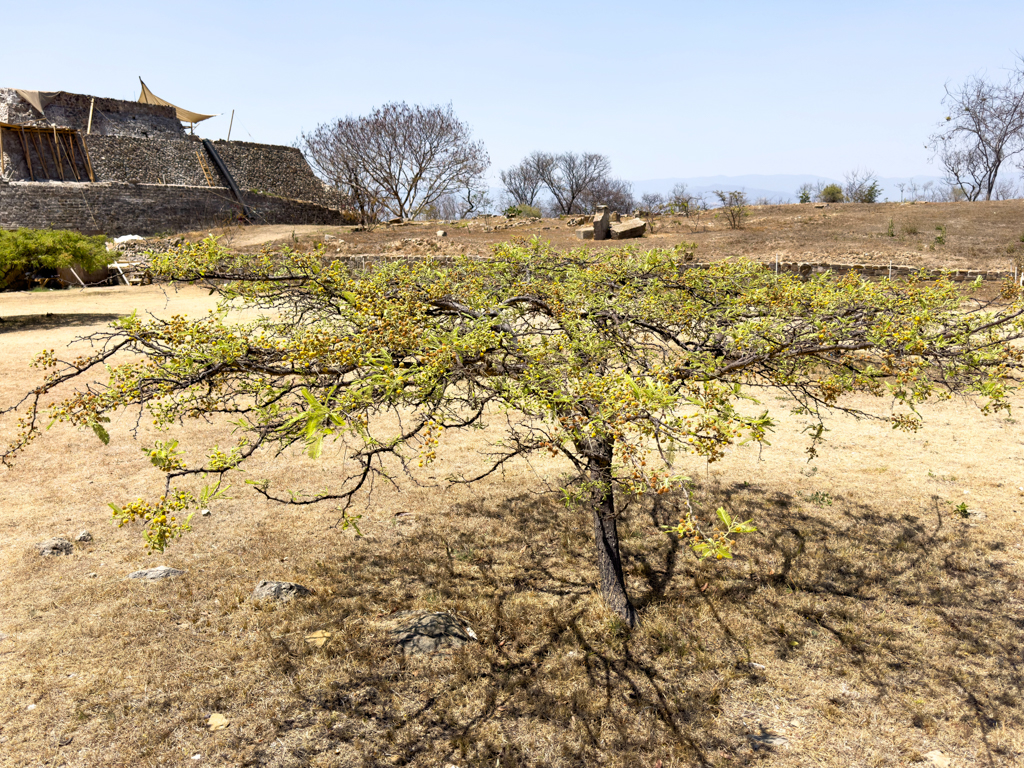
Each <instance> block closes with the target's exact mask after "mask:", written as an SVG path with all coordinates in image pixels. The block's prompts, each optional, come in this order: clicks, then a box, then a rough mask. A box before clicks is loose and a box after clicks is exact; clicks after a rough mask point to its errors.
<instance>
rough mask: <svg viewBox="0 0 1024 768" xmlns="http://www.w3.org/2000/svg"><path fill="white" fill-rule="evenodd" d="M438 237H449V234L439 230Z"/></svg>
mask: <svg viewBox="0 0 1024 768" xmlns="http://www.w3.org/2000/svg"><path fill="white" fill-rule="evenodd" d="M437 236H438V237H448V233H447V232H445V231H444V230H443V229H439V230H437Z"/></svg>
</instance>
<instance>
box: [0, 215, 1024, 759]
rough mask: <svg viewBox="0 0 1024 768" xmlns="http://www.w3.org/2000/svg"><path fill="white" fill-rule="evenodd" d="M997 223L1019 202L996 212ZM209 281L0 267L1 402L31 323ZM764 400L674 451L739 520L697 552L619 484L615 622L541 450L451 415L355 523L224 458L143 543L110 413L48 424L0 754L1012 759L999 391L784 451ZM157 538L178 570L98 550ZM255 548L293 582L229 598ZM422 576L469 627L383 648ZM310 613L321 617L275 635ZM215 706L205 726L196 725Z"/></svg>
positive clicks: (161, 308)
mask: <svg viewBox="0 0 1024 768" xmlns="http://www.w3.org/2000/svg"><path fill="white" fill-rule="evenodd" d="M996 205H1003V204H993V206H996ZM876 208H881V207H879V206H876ZM922 208H923V209H924V210H930V209H932V208H933V207H932V206H923V207H922ZM936 208H937V206H936ZM852 209H853V207H851V209H850V210H851V213H850V214H849V215H850V216H853V215H854V214H855V213H856V212H855V211H853V210H852ZM844 210H845V209H844ZM811 215H815V214H811ZM843 215H846V214H843ZM944 218H946V219H947V220H951V217H944ZM865 226H867V225H865ZM972 226H973V225H972ZM1014 227H1018V228H1020V229H1024V224H1022V223H1021V219H1020V217H1019V216H1017V215H1016V213H1015V214H1014V218H1013V220H1012V221H1010V222H1009V223H1005V229H1006V239H1007V240H1008V239H1009V233H1010V232H1011V231H1016V230H1015V229H1014ZM965 229H966V227H965ZM978 230H979V231H980V230H981V227H980V225H978ZM787 231H788V230H780V232H781V234H779V235H778V237H780V238H782V237H784V236H789V235H786V234H785V232H787ZM950 231H953V227H952V225H950ZM800 232H801V229H800V228H799V227H796V228H795V229H794V230H793V232H792V237H793V238H794V239H798V238H799V237H800V236H802V235H801V234H800ZM369 234H375V233H369ZM483 234H489V233H483ZM505 234H508V233H507V232H506V233H505ZM708 234H709V235H710V234H713V233H708ZM722 234H723V236H732V235H731V234H730V233H728V232H726V233H722ZM481 236H482V235H481ZM744 236H745V235H742V234H741V235H739V236H737V237H740V238H742V237H744ZM979 236H980V235H979ZM707 241H708V242H711V239H710V238H707ZM733 242H740V241H739V240H735V241H733ZM801 247H802V246H801ZM826 247H828V243H827V242H825V243H824V244H823V248H826ZM211 305H212V299H211V297H209V296H208V295H207V294H206V293H205V292H201V291H197V290H194V289H189V290H184V291H181V292H178V293H171V294H168V295H165V294H163V293H161V292H160V291H159V290H158V289H157V288H154V287H146V288H135V289H127V288H114V289H94V290H90V291H87V292H81V291H74V290H72V291H61V292H53V293H42V294H2V295H0V317H2V318H4V322H3V323H0V341H2V344H0V370H2V371H3V372H4V374H3V376H2V377H0V403H2V404H4V405H6V404H9V403H10V402H11V401H12V398H14V397H15V396H16V395H17V394H18V393H21V392H24V391H25V390H26V389H28V388H29V387H31V386H32V385H33V382H35V381H36V380H37V379H36V376H37V373H36V372H34V371H32V370H30V369H28V368H27V366H26V363H27V361H28V360H29V358H30V357H31V356H32V355H33V354H34V353H35V352H37V351H38V350H41V349H43V348H50V347H56V348H59V347H62V346H63V345H65V344H66V343H67V342H68V341H70V340H71V339H72V338H74V337H75V336H78V335H81V334H83V333H87V332H89V331H90V330H93V329H98V328H101V327H102V325H103V324H104V323H105V322H107V321H108V320H110V319H111V318H113V317H114V316H117V315H119V314H122V313H126V312H129V311H131V310H132V309H135V308H138V309H139V310H140V311H152V312H154V313H157V314H161V315H170V314H173V313H188V314H190V315H194V314H197V313H200V312H205V311H206V309H207V308H208V307H209V306H211ZM766 404H767V405H769V406H771V407H772V408H773V409H774V410H775V412H776V414H777V415H778V416H780V417H781V421H782V424H781V425H780V428H779V430H778V432H777V433H776V435H774V437H773V440H772V442H773V445H772V446H770V447H767V448H765V449H764V450H763V451H762V452H759V451H758V450H757V449H756V448H753V447H748V448H737V449H736V450H734V451H732V452H731V453H729V454H728V455H727V456H726V458H725V460H724V461H722V462H720V463H718V464H714V465H711V466H710V467H707V466H706V465H704V464H703V463H701V464H695V465H693V466H691V467H690V468H689V471H690V472H691V474H692V476H693V477H694V479H695V481H696V482H697V486H698V491H697V494H698V498H699V500H700V503H701V504H702V506H703V507H704V508H705V509H714V507H715V506H717V505H720V504H721V505H725V506H726V507H727V508H728V509H729V510H731V512H732V514H733V515H734V516H735V515H741V516H743V517H744V518H746V517H752V518H754V520H755V523H756V524H757V526H758V528H759V532H758V533H757V534H755V535H752V536H750V537H748V538H747V540H746V541H745V542H744V544H743V546H742V548H741V555H740V556H739V557H738V558H737V559H736V560H735V561H733V562H727V563H699V562H697V561H696V560H695V559H694V558H693V557H692V556H691V555H690V554H689V553H688V552H687V551H686V550H684V549H681V548H680V547H679V546H678V544H677V543H676V542H675V541H673V540H672V539H670V538H669V537H667V536H666V535H665V534H663V533H661V532H660V530H659V525H661V524H667V523H671V522H673V521H674V519H675V518H676V517H677V504H678V500H671V499H669V500H666V499H665V498H664V497H661V498H660V499H659V503H657V504H652V503H648V504H639V503H636V504H633V505H632V506H631V507H630V508H629V509H627V511H626V513H625V516H624V520H623V522H622V535H623V540H624V544H623V546H624V549H625V551H626V555H627V561H628V565H627V571H628V581H629V584H630V588H631V590H632V592H633V594H634V595H635V596H636V598H637V600H638V602H639V603H640V605H641V606H642V615H643V620H642V622H641V624H640V626H639V627H638V628H637V629H636V630H635V631H634V632H632V633H631V634H630V633H626V632H624V631H623V630H622V628H621V626H620V625H619V624H618V623H617V622H616V621H614V620H611V619H610V618H609V615H608V614H607V613H606V612H605V610H604V609H603V607H602V605H601V602H600V599H599V597H598V596H597V595H596V594H595V592H594V585H595V583H596V578H597V577H596V569H595V568H594V566H593V564H592V559H591V554H590V553H591V543H590V534H589V523H588V521H587V518H586V516H585V515H583V514H579V513H572V512H567V511H565V510H564V509H562V508H561V507H560V505H559V503H558V501H557V499H556V498H554V497H553V496H552V495H550V494H545V493H544V491H545V490H546V489H547V488H548V487H549V484H550V483H554V482H557V479H558V477H559V473H560V471H561V469H562V468H561V467H560V466H559V465H558V464H557V463H555V462H552V463H540V464H535V465H534V466H533V467H527V466H525V465H521V466H517V467H514V468H510V470H509V471H508V472H507V473H506V475H505V476H503V477H495V478H494V479H493V480H491V481H489V482H486V483H482V484H480V485H478V486H475V487H473V488H472V489H466V488H459V487H455V488H446V487H445V486H443V485H442V484H439V479H440V478H443V477H445V476H447V475H448V474H449V473H450V472H452V471H455V470H458V469H460V468H466V467H469V466H472V465H477V464H478V461H477V459H476V451H477V450H478V449H479V447H480V446H481V445H482V439H483V438H484V437H485V436H486V435H479V434H476V435H473V436H471V437H469V436H467V437H454V436H449V439H450V440H451V442H450V443H449V444H448V445H447V446H444V445H442V448H444V450H441V451H439V454H440V455H441V457H442V459H443V461H441V462H439V463H438V464H436V465H434V466H432V467H430V468H429V469H428V470H426V471H425V472H424V473H423V474H422V476H420V477H419V478H418V479H419V481H420V482H421V483H422V484H423V485H420V486H417V485H414V484H412V483H409V482H406V483H403V487H402V491H401V492H396V491H394V490H390V489H380V492H379V493H378V494H377V495H376V496H375V497H374V498H373V499H372V500H371V501H369V502H366V503H364V504H363V505H362V507H361V509H360V510H359V511H360V512H361V514H362V515H363V517H362V519H361V521H360V528H361V531H362V534H363V535H362V536H361V537H357V536H355V535H354V534H353V533H351V532H341V531H339V530H337V529H334V528H332V527H331V525H332V524H333V523H334V522H335V519H336V518H335V516H334V515H333V514H332V513H331V510H329V509H324V510H317V511H310V510H306V511H296V510H294V509H284V508H280V507H274V506H270V505H268V504H266V503H264V502H262V501H260V500H259V498H258V497H257V496H256V495H255V494H253V493H249V492H247V489H246V488H245V486H244V485H241V483H238V485H237V486H236V489H235V492H233V493H232V496H233V498H232V499H230V500H225V501H222V502H218V503H217V504H215V505H214V506H213V508H212V514H211V515H210V516H209V517H204V518H197V520H196V525H195V531H194V532H193V533H191V534H190V535H188V536H187V537H186V538H185V539H183V540H182V541H180V542H178V543H176V544H174V545H173V546H172V548H171V549H169V550H168V552H167V553H166V555H164V556H156V555H152V554H147V553H146V552H145V550H144V549H143V547H142V542H141V537H140V535H139V531H138V529H137V528H132V527H126V528H123V529H118V528H116V527H114V526H113V525H112V524H111V521H110V511H109V509H108V508H107V507H106V503H107V502H109V501H122V500H125V499H131V498H135V497H137V496H146V495H149V496H152V495H155V494H157V493H158V492H159V489H160V487H161V479H162V478H161V476H160V474H159V473H158V472H157V471H155V470H154V469H153V468H152V467H151V466H150V465H149V463H148V461H147V459H146V457H145V456H144V455H143V454H142V453H141V451H140V450H139V448H140V443H139V442H136V441H134V440H133V439H132V437H131V435H130V432H129V429H130V426H131V423H132V422H131V421H130V420H129V419H127V418H125V419H122V420H121V421H120V422H119V423H118V422H115V423H114V424H112V425H111V430H110V431H111V434H112V436H113V439H112V442H111V444H110V445H109V446H107V447H104V446H103V445H101V444H100V443H99V441H98V440H96V438H95V437H94V436H93V435H92V434H91V433H88V434H85V433H80V432H75V431H73V430H70V429H67V428H65V427H62V426H59V425H58V426H56V427H54V428H53V430H52V431H51V432H50V433H49V434H48V435H46V438H45V439H44V440H42V441H40V442H39V443H37V444H36V445H35V446H34V447H33V448H32V449H31V450H30V451H29V452H28V453H27V454H26V455H25V456H24V457H23V459H22V460H21V461H20V463H19V464H18V465H17V466H16V467H15V469H14V470H3V469H0V580H2V583H3V586H4V589H3V590H2V592H0V712H2V713H3V717H0V765H3V766H37V765H38V766H44V765H45V766H60V765H64V766H121V765H124V766H178V765H198V766H202V765H261V766H282V767H283V766H306V765H309V766H363V765H366V766H373V765H416V766H438V767H440V766H445V765H448V764H451V765H455V766H567V767H568V766H581V765H609V766H638V767H639V766H648V767H653V766H661V767H662V768H668V766H690V765H702V764H703V765H713V766H738V765H755V764H757V765H764V766H772V767H773V768H774V767H775V766H778V767H779V768H783V767H789V766H794V767H795V766H829V767H830V768H832V767H834V768H840V767H842V768H847V767H848V766H905V765H909V764H913V763H921V765H922V766H929V765H931V764H932V762H931V761H932V760H933V758H936V755H937V753H941V756H943V757H948V758H950V759H951V760H952V763H951V764H952V766H954V768H961V767H965V766H973V765H985V766H1010V765H1019V764H1020V763H1021V761H1022V760H1024V714H1022V712H1024V636H1022V630H1024V587H1022V577H1024V528H1022V520H1024V515H1022V511H1024V490H1021V488H1022V487H1024V432H1022V428H1021V423H1020V422H1019V421H1018V415H1019V411H1018V410H1015V411H1014V414H1013V415H1012V417H1006V416H997V417H982V416H980V415H979V414H978V413H977V412H976V410H975V409H974V408H973V406H971V405H969V404H966V403H948V404H944V405H941V406H936V407H933V408H930V409H928V410H927V412H926V415H927V417H928V419H927V424H926V427H925V430H924V431H923V432H921V433H919V434H917V435H909V436H908V435H904V434H902V433H895V432H892V431H891V430H890V429H888V428H887V427H885V426H884V425H882V424H879V423H875V422H866V421H860V422H858V421H854V420H852V419H849V418H846V417H842V418H836V419H835V420H834V421H833V422H832V424H831V427H832V432H830V433H829V434H828V437H829V442H828V443H827V444H826V446H825V447H824V449H823V450H822V452H821V457H820V458H819V459H817V460H816V461H815V462H813V463H812V464H808V463H807V462H806V460H805V459H806V457H805V455H804V453H803V450H804V448H805V447H806V442H805V438H804V437H803V436H802V435H801V434H800V429H801V427H802V424H801V422H800V419H798V418H796V417H793V416H790V415H788V414H787V412H786V410H785V404H784V403H781V402H777V401H775V400H774V399H773V398H772V397H767V398H766ZM869 405H871V407H872V408H874V409H877V410H879V411H880V412H884V410H885V404H884V403H873V404H869ZM1015 405H1016V407H1017V408H1018V409H1019V407H1020V406H1022V405H1024V399H1022V398H1018V400H1017V402H1016V403H1015ZM9 429H10V422H9V421H6V420H5V421H3V422H0V438H3V437H4V436H9V434H10V432H9ZM489 434H490V435H491V436H496V435H497V434H498V433H497V431H496V429H495V430H492V431H491V432H490V433H489ZM184 435H185V437H191V438H193V439H200V438H202V439H203V440H204V441H206V442H208V443H212V442H215V441H216V439H217V438H218V436H219V437H220V438H221V439H223V436H224V435H225V431H224V428H223V426H222V425H214V426H213V427H212V428H208V429H207V428H204V429H200V428H199V427H197V426H189V427H188V428H187V429H186V430H185V431H184ZM148 436H149V435H148V432H147V430H146V429H142V431H141V435H140V438H141V439H142V440H145V439H146V438H147V437H148ZM341 463H342V457H341V456H340V455H339V453H338V452H337V451H335V452H334V453H332V454H330V455H327V456H325V458H323V459H322V460H320V461H318V462H313V461H310V460H308V459H305V458H304V457H302V456H291V457H287V458H286V459H283V460H279V461H276V462H274V461H270V460H264V461H263V462H262V463H261V464H259V465H254V466H251V467H250V470H249V476H250V477H262V476H267V477H270V478H272V479H273V480H275V481H276V482H277V483H279V484H280V485H283V486H287V487H291V488H295V487H306V488H312V487H318V486H320V485H322V484H323V481H324V479H325V478H327V477H329V476H330V474H331V473H332V472H336V471H338V470H339V468H340V467H339V465H340V464H341ZM239 486H240V487H239ZM961 502H964V503H966V505H967V508H968V510H969V513H970V514H969V516H968V517H966V518H964V517H961V516H960V515H958V514H956V513H955V512H954V508H955V506H956V505H958V504H960V503H961ZM82 529H89V530H90V531H91V532H92V533H93V535H94V540H93V541H92V542H91V543H89V544H85V545H76V550H75V552H74V553H73V554H72V555H70V556H68V557H55V558H41V557H39V556H38V555H36V553H35V550H34V548H33V544H34V543H36V542H38V541H41V540H43V539H46V538H48V537H50V536H54V535H66V536H69V537H73V536H74V535H75V534H77V533H78V532H79V531H80V530H82ZM164 563H166V564H168V565H171V566H175V567H178V568H181V569H183V570H185V571H186V574H185V576H183V577H181V578H179V579H176V580H173V581H168V582H167V583H155V584H148V585H147V584H140V583H137V582H134V581H132V582H129V581H126V580H125V578H124V577H125V575H126V574H127V573H128V572H130V571H133V570H136V569H138V568H142V567H147V566H150V565H156V564H164ZM92 574H95V575H94V576H93V575H92ZM264 578H267V579H284V580H290V581H297V582H300V583H303V584H306V585H308V586H310V587H312V588H313V589H315V590H316V594H315V596H314V597H312V598H309V599H305V600H299V601H295V602H293V603H291V604H286V605H266V604H256V603H254V602H252V601H251V600H250V599H249V597H248V596H249V593H250V592H251V590H252V588H253V586H254V584H255V583H256V582H257V581H258V580H259V579H264ZM420 608H424V609H431V610H449V611H452V612H454V613H457V614H458V615H459V616H460V617H462V618H463V619H464V620H465V621H466V622H467V623H468V624H469V626H470V627H472V628H473V629H474V630H475V632H476V634H477V635H478V636H479V638H480V643H479V644H476V645H473V646H471V647H468V648H467V649H464V650H462V651H459V652H457V653H456V654H455V655H453V656H451V657H445V658H440V659H436V660H433V661H426V662H421V661H410V662H407V661H406V660H404V659H403V658H402V657H400V656H399V655H397V654H396V653H394V652H393V651H392V650H391V649H390V648H389V646H388V644H387V643H386V642H385V637H384V632H383V629H382V625H381V621H382V620H383V619H384V618H385V617H387V616H388V615H390V614H392V613H393V612H395V611H400V610H409V609H420ZM321 629H323V630H327V631H329V632H331V633H332V635H331V637H330V639H329V640H328V642H327V643H326V644H325V645H324V646H323V647H321V648H315V647H312V646H311V645H310V644H308V643H307V642H305V641H304V637H305V636H306V635H307V634H308V633H310V632H311V631H314V630H321ZM213 713H219V714H222V715H224V716H225V717H226V718H227V720H228V721H229V723H230V724H229V726H228V727H227V728H226V729H224V730H221V731H217V732H211V731H210V730H209V729H208V728H207V727H206V725H205V724H206V722H207V720H208V718H209V717H210V715H211V714H213ZM929 755H930V756H931V757H928V756H929Z"/></svg>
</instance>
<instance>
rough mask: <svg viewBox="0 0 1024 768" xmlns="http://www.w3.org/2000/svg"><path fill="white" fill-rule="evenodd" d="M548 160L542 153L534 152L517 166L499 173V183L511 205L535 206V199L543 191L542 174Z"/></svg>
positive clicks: (548, 157) (547, 156) (548, 156)
mask: <svg viewBox="0 0 1024 768" xmlns="http://www.w3.org/2000/svg"><path fill="white" fill-rule="evenodd" d="M550 158H551V156H550V155H546V154H544V153H543V152H534V153H533V154H531V155H528V156H527V157H525V158H523V160H522V161H521V162H520V163H519V165H514V166H512V167H511V168H509V169H508V170H507V171H501V173H500V174H499V176H501V183H502V184H503V185H504V187H505V191H506V193H507V194H508V197H509V198H510V199H511V202H512V204H513V205H530V206H536V205H537V198H538V196H539V195H540V193H541V191H542V190H543V189H544V174H543V172H544V169H545V167H546V165H547V164H548V162H549V161H550Z"/></svg>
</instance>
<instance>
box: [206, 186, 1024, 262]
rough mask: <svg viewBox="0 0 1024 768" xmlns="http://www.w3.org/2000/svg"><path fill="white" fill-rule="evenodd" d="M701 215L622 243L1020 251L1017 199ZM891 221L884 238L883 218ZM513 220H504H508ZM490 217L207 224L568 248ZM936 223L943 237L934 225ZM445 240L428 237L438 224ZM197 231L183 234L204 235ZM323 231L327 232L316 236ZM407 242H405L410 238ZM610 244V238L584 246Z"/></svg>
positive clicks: (927, 253)
mask: <svg viewBox="0 0 1024 768" xmlns="http://www.w3.org/2000/svg"><path fill="white" fill-rule="evenodd" d="M715 214H716V212H715V211H711V212H708V213H705V214H703V216H701V218H700V219H699V220H697V219H687V218H685V217H682V216H664V217H658V218H657V219H655V229H654V232H653V233H650V234H648V235H647V236H645V237H644V238H642V239H639V240H634V241H631V244H633V245H634V246H636V247H638V248H650V247H658V248H670V247H672V246H674V245H676V244H678V243H680V242H695V243H697V246H698V247H697V252H696V256H697V259H698V260H699V261H711V260H716V259H721V258H727V257H729V256H747V257H749V258H753V259H758V260H762V261H774V260H775V259H776V257H778V259H779V260H780V261H824V262H829V263H836V264H878V265H881V264H890V263H891V264H903V265H909V266H920V267H930V268H941V267H944V268H949V269H978V270H1012V269H1013V260H1014V258H1021V256H1024V241H1022V238H1024V200H1005V201H1000V202H990V203H984V204H982V205H976V204H974V203H913V204H911V203H880V204H874V205H867V204H863V205H855V204H842V205H830V206H829V207H827V208H815V207H814V206H813V205H811V204H806V205H777V206H775V205H772V206H751V207H750V208H749V216H747V217H746V218H745V220H744V226H743V228H742V229H737V230H733V229H729V227H728V225H727V224H726V222H725V219H724V217H723V216H721V215H719V216H717V217H716V215H715ZM890 221H891V222H892V233H893V234H892V236H891V237H890V236H889V234H888V233H889V231H890V227H889V223H890ZM512 223H514V222H512ZM509 224H510V222H508V221H507V220H505V219H503V218H500V217H493V218H490V219H474V220H472V221H469V222H448V223H438V222H410V223H407V224H403V225H400V226H394V227H388V226H381V227H378V228H377V229H375V230H373V231H371V232H356V231H353V228H352V227H315V226H296V227H288V226H260V227H242V228H235V229H220V230H213V233H214V234H217V235H220V236H222V237H223V238H224V242H225V243H227V244H228V245H230V246H231V247H233V248H238V249H240V250H250V249H257V248H259V247H261V246H264V245H274V246H283V245H287V246H290V247H295V248H304V247H308V246H310V245H312V244H314V243H318V242H322V243H324V245H325V246H326V248H327V250H328V252H330V253H341V254H357V253H359V254H362V253H382V252H383V253H393V252H397V251H399V250H401V251H402V252H415V253H446V254H451V253H486V252H487V251H488V249H489V248H490V247H491V246H492V245H493V244H495V243H498V242H502V241H504V240H507V239H508V238H510V237H531V236H534V235H536V236H537V237H539V238H541V239H542V240H549V241H550V242H551V243H552V244H553V245H555V246H556V247H558V248H576V247H578V246H580V245H582V244H583V243H582V241H580V240H577V239H576V238H575V234H574V232H575V228H574V227H567V226H566V223H565V222H564V221H560V220H558V219H544V220H543V221H540V222H536V223H531V224H528V225H526V226H513V227H511V228H506V227H508V226H509ZM938 227H945V234H944V236H943V237H942V238H941V239H944V240H945V242H937V240H936V239H937V238H939V236H940V235H943V233H942V232H941V231H940V230H939V229H937V228H938ZM442 229H443V230H444V231H445V232H446V233H447V236H446V237H443V238H439V237H437V232H438V230H442ZM206 234H209V233H208V232H207V231H204V232H196V233H191V236H192V237H197V236H205V235H206ZM325 235H327V236H328V237H327V239H325V237H324V236H325ZM410 241H412V242H410ZM588 245H589V246H590V247H595V248H617V247H619V246H620V245H621V243H619V242H614V241H604V242H602V243H596V244H595V243H593V242H590V243H588Z"/></svg>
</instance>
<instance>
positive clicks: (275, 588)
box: [252, 581, 313, 600]
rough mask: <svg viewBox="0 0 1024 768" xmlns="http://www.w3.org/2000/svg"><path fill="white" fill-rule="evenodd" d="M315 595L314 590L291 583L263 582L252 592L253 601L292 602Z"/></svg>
mask: <svg viewBox="0 0 1024 768" xmlns="http://www.w3.org/2000/svg"><path fill="white" fill-rule="evenodd" d="M311 594H313V592H312V590H310V589H309V588H308V587H304V586H302V585H301V584H293V583H292V582H290V581H261V582H260V583H259V584H257V585H256V589H254V590H253V591H252V599H253V600H291V599H292V598H295V597H305V596H306V595H311Z"/></svg>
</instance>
